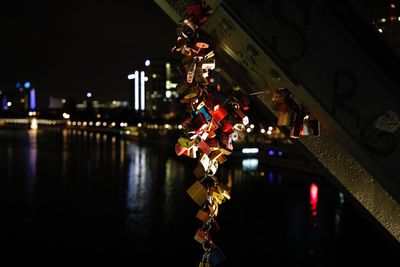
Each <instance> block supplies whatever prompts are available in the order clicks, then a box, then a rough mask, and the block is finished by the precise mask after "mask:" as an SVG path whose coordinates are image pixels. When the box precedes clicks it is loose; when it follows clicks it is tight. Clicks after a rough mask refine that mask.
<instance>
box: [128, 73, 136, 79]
mask: <svg viewBox="0 0 400 267" xmlns="http://www.w3.org/2000/svg"><path fill="white" fill-rule="evenodd" d="M135 77H136V76H135V74H129V75H128V80H133V79H135Z"/></svg>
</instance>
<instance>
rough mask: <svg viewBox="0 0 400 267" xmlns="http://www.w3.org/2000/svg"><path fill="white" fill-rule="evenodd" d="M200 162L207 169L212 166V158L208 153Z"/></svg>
mask: <svg viewBox="0 0 400 267" xmlns="http://www.w3.org/2000/svg"><path fill="white" fill-rule="evenodd" d="M199 162H200V164H201V165H202V166H203V168H204V169H205V170H208V167H209V166H210V158H209V157H208V155H207V154H203V155H202V156H201V158H200V160H199Z"/></svg>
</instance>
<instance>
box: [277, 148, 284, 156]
mask: <svg viewBox="0 0 400 267" xmlns="http://www.w3.org/2000/svg"><path fill="white" fill-rule="evenodd" d="M278 156H279V157H282V156H283V151H282V149H279V150H278Z"/></svg>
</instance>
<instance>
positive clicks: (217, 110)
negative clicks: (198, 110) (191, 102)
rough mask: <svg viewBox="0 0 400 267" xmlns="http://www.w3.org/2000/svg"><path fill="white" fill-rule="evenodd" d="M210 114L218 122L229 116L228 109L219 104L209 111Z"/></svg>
mask: <svg viewBox="0 0 400 267" xmlns="http://www.w3.org/2000/svg"><path fill="white" fill-rule="evenodd" d="M209 112H210V114H211V116H212V117H213V119H214V120H216V121H217V122H220V121H221V120H222V119H223V118H225V117H226V115H228V112H227V111H226V109H225V108H223V107H222V105H219V104H218V105H215V106H214V107H213V108H212V109H210V110H209Z"/></svg>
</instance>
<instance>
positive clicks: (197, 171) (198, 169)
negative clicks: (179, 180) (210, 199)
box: [193, 163, 206, 179]
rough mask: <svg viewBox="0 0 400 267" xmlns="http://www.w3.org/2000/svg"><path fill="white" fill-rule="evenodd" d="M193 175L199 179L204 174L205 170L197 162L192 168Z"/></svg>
mask: <svg viewBox="0 0 400 267" xmlns="http://www.w3.org/2000/svg"><path fill="white" fill-rule="evenodd" d="M193 174H194V176H196V178H197V179H201V178H203V177H204V176H205V175H206V170H205V169H204V167H203V165H202V164H200V163H199V164H197V166H196V168H194V170H193Z"/></svg>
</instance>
